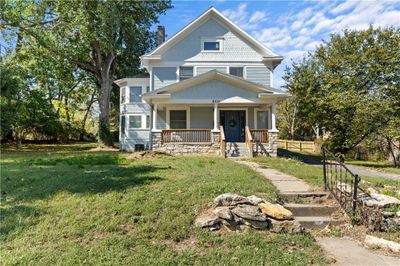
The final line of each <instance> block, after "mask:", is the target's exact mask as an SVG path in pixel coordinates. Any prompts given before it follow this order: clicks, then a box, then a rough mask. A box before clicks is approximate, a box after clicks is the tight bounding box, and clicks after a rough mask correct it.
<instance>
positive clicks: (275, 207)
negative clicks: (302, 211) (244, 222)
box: [258, 202, 293, 220]
mask: <svg viewBox="0 0 400 266" xmlns="http://www.w3.org/2000/svg"><path fill="white" fill-rule="evenodd" d="M258 207H259V208H260V209H261V211H262V212H263V213H265V214H266V215H268V216H269V217H272V218H275V219H278V220H286V219H293V213H292V212H291V211H289V210H288V209H286V208H284V207H282V206H281V205H279V204H272V203H270V202H264V203H260V204H259V205H258Z"/></svg>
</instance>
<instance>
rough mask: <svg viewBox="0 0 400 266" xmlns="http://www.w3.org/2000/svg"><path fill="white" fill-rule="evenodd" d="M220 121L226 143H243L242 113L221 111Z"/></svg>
mask: <svg viewBox="0 0 400 266" xmlns="http://www.w3.org/2000/svg"><path fill="white" fill-rule="evenodd" d="M220 121H221V124H222V125H223V127H224V131H225V140H226V141H227V142H243V141H244V125H245V112H244V111H221V117H220Z"/></svg>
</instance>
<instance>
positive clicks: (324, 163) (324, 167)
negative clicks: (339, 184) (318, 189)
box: [322, 149, 328, 191]
mask: <svg viewBox="0 0 400 266" xmlns="http://www.w3.org/2000/svg"><path fill="white" fill-rule="evenodd" d="M325 156H326V154H325V150H324V149H322V169H323V171H324V187H325V191H327V190H328V186H327V183H326V182H327V178H326V158H325Z"/></svg>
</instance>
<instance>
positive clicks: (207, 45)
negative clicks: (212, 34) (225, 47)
mask: <svg viewBox="0 0 400 266" xmlns="http://www.w3.org/2000/svg"><path fill="white" fill-rule="evenodd" d="M219 47H220V45H219V42H204V50H205V51H219Z"/></svg>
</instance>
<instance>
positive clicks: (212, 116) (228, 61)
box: [115, 8, 289, 156]
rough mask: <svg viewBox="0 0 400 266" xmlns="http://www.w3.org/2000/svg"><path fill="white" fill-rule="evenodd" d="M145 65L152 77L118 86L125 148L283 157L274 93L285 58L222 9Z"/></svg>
mask: <svg viewBox="0 0 400 266" xmlns="http://www.w3.org/2000/svg"><path fill="white" fill-rule="evenodd" d="M164 36H165V34H164V28H163V27H161V26H159V27H158V32H157V39H158V40H157V41H158V43H159V46H158V47H157V48H156V49H155V50H154V51H152V52H151V53H148V54H145V55H143V56H142V57H141V62H142V65H143V66H144V68H146V70H147V71H148V73H149V74H148V75H140V76H133V77H127V78H124V79H120V80H117V81H115V83H116V84H118V85H119V86H120V88H121V106H120V107H121V108H120V109H121V117H120V121H121V122H120V147H121V150H126V151H132V150H141V149H153V150H156V151H163V152H168V153H174V154H183V153H208V154H210V153H212V154H220V155H223V156H225V155H228V156H240V155H247V156H253V154H265V155H270V156H276V152H277V135H278V130H277V128H276V119H275V117H276V103H277V102H278V101H280V100H282V99H284V98H286V97H288V96H289V95H288V94H287V93H285V92H283V91H280V90H277V89H273V78H272V77H273V71H274V69H275V67H276V66H277V65H278V64H280V62H281V61H282V59H283V58H282V57H281V56H280V55H278V54H276V53H274V52H273V51H271V50H270V49H268V48H267V47H265V46H264V45H262V44H261V43H260V42H258V41H257V40H255V39H254V38H253V37H251V36H250V35H249V34H247V33H246V32H244V31H243V30H242V29H240V28H239V27H238V26H236V25H235V24H234V23H232V22H231V21H230V20H228V19H227V18H226V17H224V16H223V15H222V14H221V13H220V12H218V11H217V10H216V9H215V8H210V9H208V10H207V11H206V12H205V13H203V14H202V15H201V16H200V17H198V18H197V19H195V20H194V21H193V22H191V23H190V24H188V25H187V26H186V27H184V28H183V29H182V30H181V31H179V32H178V33H176V34H175V35H174V36H173V37H171V38H170V39H168V40H167V41H165V42H164Z"/></svg>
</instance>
